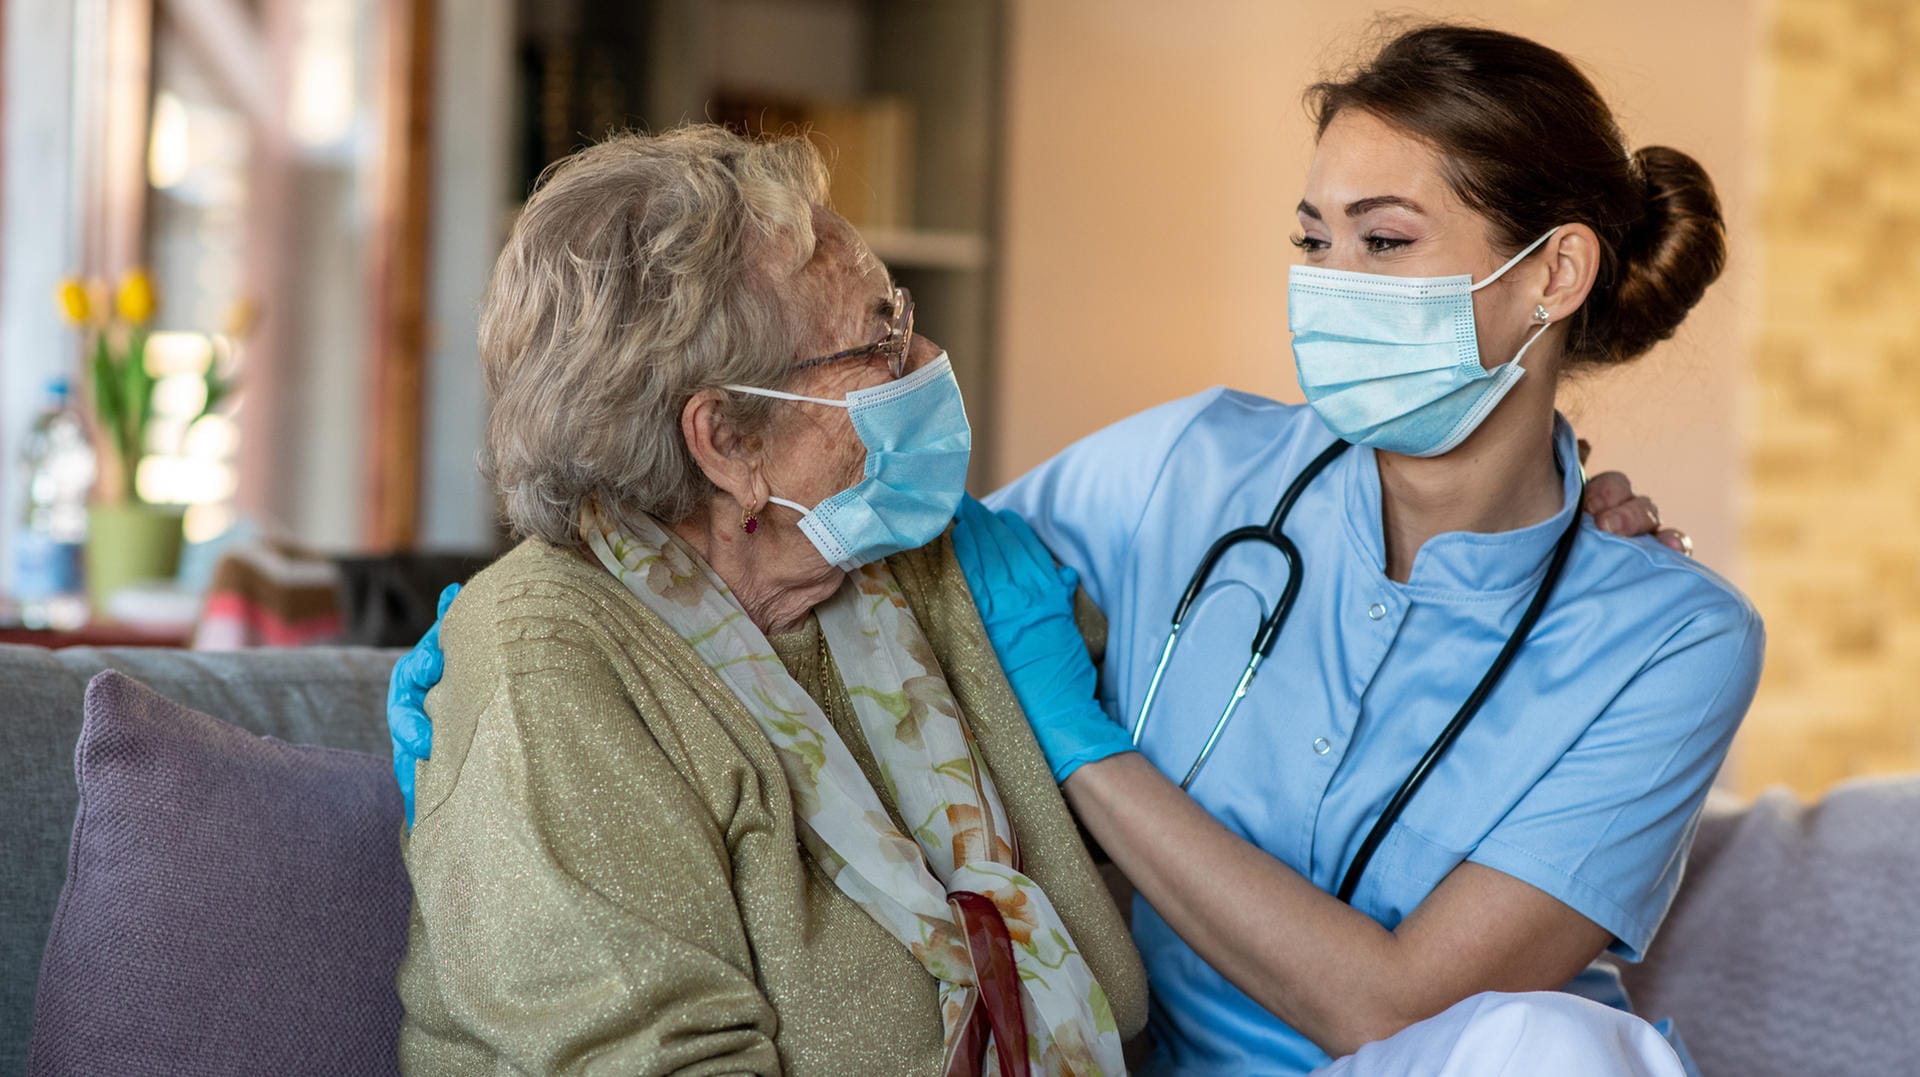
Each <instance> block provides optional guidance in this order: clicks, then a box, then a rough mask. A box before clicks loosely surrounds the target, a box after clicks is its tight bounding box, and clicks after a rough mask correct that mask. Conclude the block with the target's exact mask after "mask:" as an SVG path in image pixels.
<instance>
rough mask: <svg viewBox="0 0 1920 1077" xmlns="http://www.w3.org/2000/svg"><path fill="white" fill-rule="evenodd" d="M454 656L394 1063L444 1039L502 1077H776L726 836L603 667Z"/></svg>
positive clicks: (418, 836)
mask: <svg viewBox="0 0 1920 1077" xmlns="http://www.w3.org/2000/svg"><path fill="white" fill-rule="evenodd" d="M462 597H463V599H464V598H465V596H462ZM456 609H457V607H456ZM452 623H453V622H452V620H451V618H450V620H449V624H450V625H451V624H452ZM448 655H449V658H448V668H447V678H446V680H445V681H443V682H442V684H441V685H440V687H438V688H436V689H435V693H434V695H433V696H432V697H430V700H429V709H430V711H433V712H434V713H433V714H432V717H433V719H434V722H435V724H436V726H438V727H444V732H445V733H446V734H447V736H446V737H445V738H444V743H443V742H442V738H440V737H438V736H437V737H436V743H435V745H434V747H435V749H436V751H435V753H434V755H433V756H432V757H431V758H430V759H429V760H427V761H424V762H423V763H422V764H421V766H420V780H421V783H422V788H423V790H424V791H427V792H428V793H431V794H434V796H433V806H432V808H431V810H430V811H428V812H427V813H426V814H424V815H423V816H422V817H421V818H420V820H419V822H418V823H417V824H416V825H415V827H414V829H413V832H412V834H411V836H410V838H409V840H408V853H407V860H408V870H409V873H410V874H411V876H412V879H413V884H414V900H415V907H414V935H413V939H412V942H411V944H410V947H409V953H408V956H407V965H408V966H415V968H414V970H413V972H414V975H412V976H410V975H409V971H408V969H407V967H404V966H403V969H402V973H401V987H402V992H403V997H404V996H405V995H406V994H407V992H408V990H409V988H410V987H413V988H420V989H425V990H428V991H430V993H431V996H432V997H431V998H422V999H414V998H408V999H407V1003H408V1009H409V1010H410V1011H413V1013H412V1017H413V1020H412V1021H410V1023H409V1027H408V1030H407V1033H408V1035H407V1037H406V1038H403V1043H402V1053H403V1055H406V1054H408V1053H409V1046H410V1045H409V1043H408V1040H412V1041H413V1043H412V1045H411V1046H413V1047H415V1048H417V1049H418V1050H419V1051H422V1052H425V1055H424V1057H426V1058H430V1057H433V1055H434V1052H435V1047H434V1046H433V1043H432V1041H436V1040H444V1041H447V1042H448V1043H449V1044H459V1045H464V1046H463V1047H462V1048H461V1049H462V1050H469V1051H470V1050H473V1049H474V1048H475V1047H479V1048H481V1049H483V1050H484V1051H485V1053H487V1054H489V1055H491V1056H492V1057H493V1058H494V1059H495V1060H496V1064H497V1066H498V1068H499V1069H500V1070H501V1071H502V1072H505V1071H508V1070H511V1071H512V1072H516V1073H579V1072H587V1071H592V1072H619V1073H628V1074H665V1073H714V1074H719V1073H726V1074H739V1073H756V1074H767V1073H777V1072H778V1071H779V1069H780V1062H779V1057H778V1054H777V1052H776V1049H775V1046H774V1033H775V1029H776V1027H777V1021H776V1018H775V1015H774V1013H773V1009H772V1007H771V1005H770V1004H769V1003H768V1001H767V999H766V998H765V997H764V996H763V995H762V993H761V992H760V990H759V988H758V985H757V984H756V982H755V979H754V976H753V959H752V951H751V948H750V946H749V944H748V940H747V938H746V934H745V928H744V926H743V924H742V923H741V920H740V916H739V912H738V907H737V901H736V898H735V895H734V893H733V890H732V886H731V883H730V868H729V861H728V856H727V848H726V843H725V840H724V836H723V835H722V833H721V832H720V827H719V824H718V822H717V821H716V820H714V819H713V818H712V816H711V813H710V812H709V811H708V810H707V808H706V807H705V806H704V804H703V803H702V802H701V801H700V799H699V797H698V796H697V794H696V793H695V792H694V790H693V789H692V788H691V787H690V786H689V785H688V784H687V783H686V782H685V781H684V780H683V779H682V778H681V777H680V775H679V773H678V772H677V771H676V770H675V769H674V768H673V766H672V765H671V763H670V761H669V760H668V758H667V756H666V753H665V752H664V751H663V750H662V749H661V747H660V746H659V744H658V743H656V742H655V741H654V739H653V737H652V736H651V735H650V734H649V733H648V731H647V727H646V725H645V723H644V722H643V721H641V720H639V718H638V716H637V715H636V712H635V708H634V705H633V703H632V702H631V701H630V700H629V699H628V698H627V697H626V696H625V694H624V693H623V692H622V691H621V689H620V687H619V685H618V682H617V681H616V680H615V679H614V678H613V676H612V674H611V673H610V672H608V671H607V670H606V669H605V666H604V659H603V658H602V657H601V656H599V655H597V654H596V653H594V650H593V648H592V647H590V646H580V645H576V644H569V643H567V642H566V641H564V640H562V639H559V638H552V637H550V638H547V639H541V640H531V641H524V642H522V643H520V644H517V645H509V646H508V647H507V648H506V650H505V656H504V657H503V656H502V652H499V651H496V652H494V653H493V654H491V655H484V654H481V655H473V656H471V658H469V662H467V663H462V662H461V661H460V659H461V658H463V657H469V656H464V655H461V654H459V653H457V651H456V650H455V648H454V646H453V644H452V643H451V642H450V643H449V651H448ZM472 658H480V659H484V660H485V661H484V662H482V663H479V664H483V665H495V666H504V667H505V668H496V669H492V670H486V671H478V670H474V669H473V665H474V663H473V662H472ZM463 665H465V666H467V668H466V669H462V668H461V667H462V666H463ZM463 681H464V682H465V683H464V684H463V683H460V682H463ZM443 747H444V748H445V749H447V750H446V751H441V750H439V749H442V748H443ZM448 768H451V769H448ZM419 966H424V967H419ZM425 985H431V987H430V988H429V987H425ZM416 1002H421V1003H425V1004H426V1005H424V1007H416ZM414 1057H415V1060H416V1061H423V1060H424V1059H423V1058H422V1057H421V1056H414Z"/></svg>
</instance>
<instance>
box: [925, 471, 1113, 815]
mask: <svg viewBox="0 0 1920 1077" xmlns="http://www.w3.org/2000/svg"><path fill="white" fill-rule="evenodd" d="M953 550H954V553H955V554H956V555H957V556H958V558H959V560H960V571H961V573H962V574H964V575H965V576H966V578H967V588H968V589H969V590H971V591H972V592H973V603H974V605H976V606H978V607H980V620H981V622H982V623H984V624H985V625H986V626H987V639H988V640H990V641H992V643H993V650H994V653H995V654H997V655H998V656H999V658H1000V665H1001V667H1002V668H1003V669H1005V670H1006V673H1007V681H1008V682H1009V683H1010V684H1012V685H1013V694H1014V695H1015V696H1017V697H1019V699H1020V706H1021V708H1022V709H1024V710H1025V711H1026V712H1027V721H1028V722H1029V723H1030V724H1031V725H1032V726H1033V735H1034V737H1035V738H1036V739H1038V740H1039V742H1040V750H1041V751H1042V752H1044V753H1046V757H1047V766H1048V767H1050V768H1052V770H1053V780H1054V781H1057V782H1064V781H1066V780H1067V775H1069V774H1072V773H1073V772H1074V771H1075V770H1078V769H1079V768H1080V767H1082V766H1084V765H1085V764H1088V763H1091V762H1094V761H1095V760H1099V759H1105V758H1106V757H1108V756H1110V755H1115V754H1117V753H1120V752H1130V751H1132V750H1133V740H1132V738H1131V737H1129V736H1128V735H1127V731H1126V730H1124V729H1122V728H1120V726H1118V725H1116V724H1115V723H1114V722H1113V721H1112V720H1111V719H1109V718H1108V717H1107V713H1106V711H1104V710H1102V709H1101V707H1100V704H1099V702H1098V701H1097V700H1096V699H1095V698H1094V688H1095V684H1096V682H1097V681H1098V680H1099V673H1098V672H1097V671H1096V670H1095V669H1094V668H1093V658H1092V656H1091V655H1089V654H1087V643H1086V640H1085V639H1083V638H1082V637H1081V635H1080V628H1079V626H1078V625H1076V624H1075V623H1074V620H1073V596H1074V593H1075V592H1076V591H1077V590H1078V589H1079V587H1080V577H1079V575H1078V574H1077V573H1075V572H1074V571H1073V569H1071V568H1067V567H1066V566H1064V565H1056V564H1054V561H1053V554H1051V553H1049V552H1047V548H1046V546H1044V545H1043V544H1042V543H1041V542H1040V538H1039V536H1037V535H1035V534H1034V533H1033V529H1032V528H1031V527H1028V526H1027V522H1026V521H1025V520H1022V519H1021V518H1020V517H1019V516H1016V515H1014V514H1013V513H1011V512H998V513H996V512H993V511H991V510H989V509H988V508H987V507H986V506H985V505H982V504H981V503H980V502H978V501H975V500H974V499H973V498H971V497H968V498H965V499H964V500H962V501H961V502H960V511H959V514H958V516H957V518H956V521H955V525H954V529H953Z"/></svg>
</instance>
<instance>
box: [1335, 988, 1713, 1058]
mask: <svg viewBox="0 0 1920 1077" xmlns="http://www.w3.org/2000/svg"><path fill="white" fill-rule="evenodd" d="M1313 1072H1314V1077H1406V1075H1420V1077H1541V1075H1545V1074H1551V1075H1553V1077H1588V1075H1592V1077H1685V1074H1686V1071H1685V1069H1683V1068H1682V1067H1681V1065H1680V1059H1679V1056H1677V1055H1675V1054H1674V1053H1673V1048H1671V1047H1669V1046H1667V1041H1666V1039H1665V1038H1663V1037H1662V1036H1661V1035H1660V1033H1659V1032H1657V1031H1655V1030H1654V1027H1653V1026H1652V1025H1650V1024H1648V1023H1646V1022H1645V1021H1642V1020H1641V1019H1639V1018H1638V1017H1635V1016H1633V1015H1632V1014H1630V1013H1625V1012H1622V1011H1620V1010H1616V1009H1614V1008H1613V1007H1611V1006H1603V1005H1601V1004H1600V1003H1598V1002H1594V1001H1592V1000H1590V999H1584V998H1580V997H1579V996H1577V995H1569V994H1565V993H1563V992H1559V991H1535V992H1531V993H1528V994H1519V995H1513V994H1501V993H1499V992H1494V991H1488V992H1486V993H1484V994H1479V995H1474V996H1473V997H1472V998H1469V999H1465V1000H1463V1001H1461V1002H1459V1003H1456V1004H1455V1005H1454V1006H1453V1007H1452V1008H1451V1009H1449V1010H1447V1011H1446V1012H1444V1013H1442V1014H1440V1015H1439V1016H1437V1017H1431V1018H1428V1019H1427V1020H1425V1021H1422V1022H1420V1023H1419V1024H1417V1025H1410V1026H1408V1027H1407V1028H1404V1029H1402V1030H1401V1031H1400V1032H1398V1033H1397V1034H1395V1035H1393V1036H1390V1037H1388V1038H1387V1039H1384V1040H1380V1041H1378V1042H1376V1043H1370V1044H1367V1045H1366V1046H1365V1047H1362V1048H1360V1049H1359V1050H1358V1051H1355V1052H1354V1053H1353V1054H1350V1055H1348V1056H1347V1057H1345V1058H1341V1059H1337V1060H1335V1061H1334V1062H1332V1063H1330V1064H1328V1065H1326V1066H1322V1067H1321V1068H1319V1069H1317V1070H1315V1071H1313Z"/></svg>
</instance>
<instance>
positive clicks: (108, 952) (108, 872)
mask: <svg viewBox="0 0 1920 1077" xmlns="http://www.w3.org/2000/svg"><path fill="white" fill-rule="evenodd" d="M75 771H76V773H77V775H78V778H79V790H80V809H79V812H78V815H77V816H76V818H75V821H74V826H73V848H72V854H71V857H70V860H69V869H68V873H67V883H66V887H65V888H64V890H63V891H62V892H61V895H60V903H59V908H58V911H57V912H56V913H55V916H54V924H53V930H52V932H51V933H50V935H49V937H48V940H47V950H46V962H45V965H44V967H43V969H42V971H41V976H40V991H39V1002H38V1006H37V1009H36V1012H35V1016H34V1027H33V1041H32V1046H31V1051H30V1055H29V1060H28V1067H27V1068H28V1072H29V1073H30V1074H35V1075H49V1077H52V1075H68V1074H74V1075H79V1074H98V1073H113V1074H128V1075H139V1074H162V1073H194V1074H206V1075H210V1077H214V1075H223V1074H234V1075H241V1074H248V1075H251V1074H261V1073H272V1074H308V1073H310V1074H316V1075H319V1074H361V1073H392V1072H396V1071H397V1068H398V1067H397V1061H396V1044H397V1041H398V1033H399V1025H400V1016H401V1007H400V999H399V996H398V994H397V993H396V991H395V989H394V972H395V970H396V969H397V968H398V966H399V963H400V958H401V956H402V954H403V953H404V952H405V949H406V933H407V907H408V904H409V902H410V900H411V892H410V890H409V888H408V885H407V878H406V872H405V869H404V868H403V867H402V865H401V862H400V856H399V834H400V828H401V805H400V796H399V792H398V790H397V789H396V788H395V786H394V783H393V780H392V777H391V775H390V774H389V772H388V765H387V761H386V760H385V759H384V758H381V757H377V756H372V755H367V754H364V753H360V752H350V751H343V750H340V749H333V748H318V747H308V746H298V745H291V744H287V743H285V742H283V741H279V740H276V739H273V738H263V737H256V736H254V735H252V734H250V733H247V732H245V731H243V730H241V729H238V728H236V727H234V726H231V725H228V724H226V723H224V722H221V721H218V720H216V719H213V718H210V717H208V716H207V715H204V714H201V713H198V712H196V711H193V710H189V709H187V708H185V707H182V706H180V705H179V704H176V703H172V702H170V701H168V700H166V699H165V698H163V697H161V696H159V695H157V694H155V693H154V692H152V691H151V690H149V689H147V688H146V687H144V686H143V685H141V684H139V683H138V682H137V681H134V680H132V679H130V678H128V677H126V676H125V675H123V674H120V673H118V672H113V671H109V672H105V673H102V674H100V675H99V676H98V677H96V678H94V680H93V682H92V683H91V684H90V685H88V687H87V694H86V723H85V726H84V727H83V729H82V731H81V734H80V745H79V750H78V752H77V753H76V760H75Z"/></svg>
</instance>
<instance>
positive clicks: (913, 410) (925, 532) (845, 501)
mask: <svg viewBox="0 0 1920 1077" xmlns="http://www.w3.org/2000/svg"><path fill="white" fill-rule="evenodd" d="M727 388H728V389H731V390H733V391H734V392H737V393H750V394H752V395H754V396H770V397H774V398H776V399H779V400H798V401H802V402H805V403H809V404H821V405H824V406H826V407H830V408H846V409H847V416H848V418H849V419H851V420H852V421H853V430H854V433H856V434H858V435H859V436H860V442H861V444H862V445H865V446H866V449H867V465H866V472H865V475H864V477H863V478H861V480H860V481H859V482H857V483H855V484H853V485H852V486H850V487H848V488H847V489H845V490H842V491H840V492H839V493H837V494H835V495H833V496H832V497H830V498H828V499H826V500H825V501H822V502H820V503H819V504H818V505H815V506H814V507H812V508H808V507H806V506H805V505H801V504H798V503H797V502H793V501H788V500H786V499H785V498H780V497H770V498H768V499H767V500H769V501H771V502H773V503H774V504H776V505H784V506H786V507H787V508H790V509H793V510H794V511H796V512H798V513H800V514H801V517H800V531H801V533H802V534H804V535H806V536H807V538H808V540H809V541H811V542H812V543H813V546H814V549H816V550H819V551H820V556H821V557H824V558H826V560H827V563H828V564H830V565H833V566H835V567H836V568H840V569H844V570H847V571H852V570H853V569H856V568H859V567H860V566H861V565H865V564H871V563H872V562H874V561H878V560H880V559H882V558H885V557H890V556H892V555H893V554H896V553H900V552H902V551H904V550H913V549H918V548H919V547H921V546H925V545H926V544H927V543H929V542H932V541H933V540H934V539H936V538H939V537H940V534H941V532H943V531H945V530H946V529H947V524H948V523H949V522H951V521H952V520H953V513H954V510H955V509H957V508H959V506H960V498H961V496H962V495H964V494H965V493H966V487H967V462H968V459H969V458H970V456H971V453H972V450H973V428H972V427H971V426H969V425H968V424H967V407H966V403H965V402H964V401H963V400H961V398H960V383H959V382H958V381H955V380H954V376H953V364H952V363H950V362H948V360H947V353H946V352H941V353H940V355H939V356H938V357H937V358H935V359H934V360H933V361H932V362H930V363H928V364H927V365H926V366H923V367H921V368H920V369H919V370H916V371H914V372H913V373H911V374H908V375H907V376H906V377H904V378H900V379H897V380H895V381H890V382H887V383H886V384H884V385H876V386H874V387H872V388H870V389H856V390H854V391H853V392H850V393H848V394H847V398H846V399H845V400H830V399H827V398H825V397H818V396H800V395H798V394H795V393H783V392H781V391H779V390H777V389H762V388H759V387H757V386H753V385H729V386H727Z"/></svg>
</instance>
